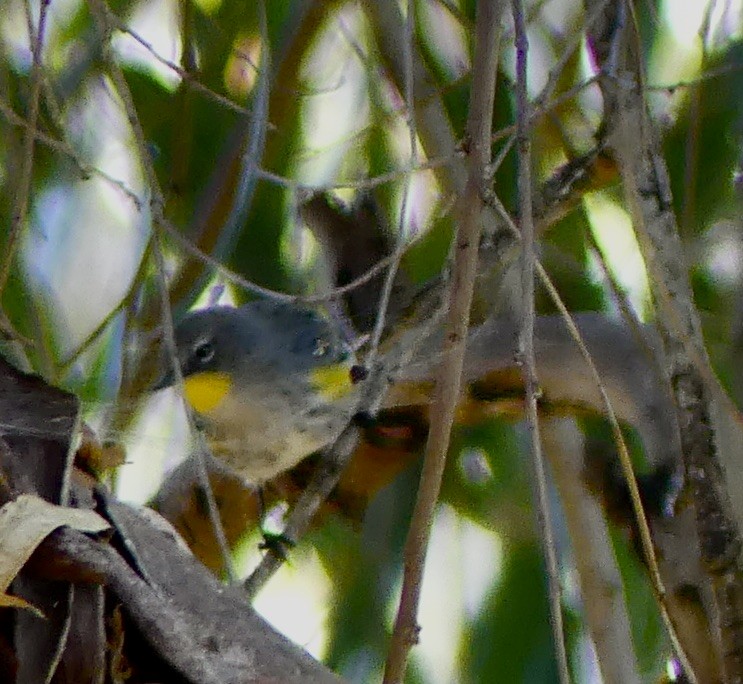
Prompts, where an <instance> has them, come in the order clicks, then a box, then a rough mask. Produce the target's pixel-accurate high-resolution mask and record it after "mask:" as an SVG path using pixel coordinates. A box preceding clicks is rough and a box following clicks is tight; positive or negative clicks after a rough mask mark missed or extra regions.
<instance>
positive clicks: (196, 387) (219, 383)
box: [183, 371, 232, 414]
mask: <svg viewBox="0 0 743 684" xmlns="http://www.w3.org/2000/svg"><path fill="white" fill-rule="evenodd" d="M231 387H232V378H231V377H230V375H229V373H219V372H217V371H206V372H203V373H195V374H194V375H189V376H187V377H185V378H184V379H183V388H184V392H185V395H186V399H187V400H188V403H189V404H191V407H192V408H193V409H194V411H196V412H197V413H202V414H209V413H211V412H212V411H213V410H214V409H216V408H217V407H218V406H219V405H220V404H221V403H222V401H223V400H224V398H225V397H226V396H227V393H228V392H229V391H230V388H231Z"/></svg>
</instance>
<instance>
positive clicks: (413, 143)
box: [366, 0, 418, 366]
mask: <svg viewBox="0 0 743 684" xmlns="http://www.w3.org/2000/svg"><path fill="white" fill-rule="evenodd" d="M414 22H415V2H414V0H408V8H407V15H406V17H405V47H404V50H403V59H404V62H405V64H404V67H405V68H404V72H405V103H406V108H407V112H406V117H405V118H406V123H407V126H408V134H409V136H410V168H411V170H412V169H415V168H417V166H418V134H417V132H416V131H417V129H416V125H415V83H414V78H415V76H414V73H415V72H414V69H413V49H414V45H413V40H414V38H413V28H414ZM412 173H413V172H412V171H411V173H410V175H408V176H406V177H405V184H404V187H403V191H402V202H401V206H400V218H399V222H398V227H397V244H396V246H395V251H394V252H393V254H392V261H391V262H390V266H389V268H388V269H387V274H386V275H385V279H384V284H383V285H382V292H381V294H380V297H379V303H378V305H377V317H376V320H375V322H374V329H373V330H372V334H371V338H370V341H369V354H368V357H367V359H366V363H367V365H369V366H373V365H374V363H375V361H376V356H377V352H378V350H379V343H380V342H381V340H382V334H383V333H384V329H385V325H386V321H387V310H388V308H389V305H390V298H391V296H392V289H393V287H394V285H395V278H396V277H397V272H398V270H399V268H400V262H401V261H402V257H403V255H404V254H405V247H406V244H405V243H406V239H405V237H406V236H405V232H406V231H405V221H406V218H407V213H408V200H409V196H410V191H411V186H412V177H413V176H412Z"/></svg>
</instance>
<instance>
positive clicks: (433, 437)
mask: <svg viewBox="0 0 743 684" xmlns="http://www.w3.org/2000/svg"><path fill="white" fill-rule="evenodd" d="M503 5H504V3H501V2H491V1H490V0H480V2H478V5H477V25H476V44H475V57H474V68H473V76H472V91H471V99H470V113H469V119H468V122H467V132H468V137H469V155H468V158H467V181H466V185H465V188H464V192H463V194H462V196H461V198H460V203H459V212H458V213H459V217H458V218H459V221H458V230H457V233H456V235H455V237H454V245H453V247H454V264H453V267H452V281H451V286H450V291H449V309H448V311H447V316H446V323H445V336H444V340H445V341H444V350H443V357H442V359H443V360H442V363H441V366H440V367H439V370H438V373H437V382H436V389H435V391H434V397H433V404H432V406H431V429H430V432H429V436H428V442H427V444H426V451H425V455H424V461H423V471H422V473H421V481H420V485H419V488H418V496H417V499H416V503H415V509H414V511H413V518H412V520H411V523H410V529H409V531H408V538H407V542H406V544H405V552H404V558H405V560H404V576H403V586H402V595H401V597H400V605H399V609H398V613H397V620H396V622H395V629H394V632H393V635H392V642H391V644H390V651H389V654H388V658H387V663H386V666H385V674H384V682H385V684H391V683H393V682H401V681H402V679H403V677H404V674H405V666H406V663H407V659H408V655H409V654H410V650H411V649H412V647H413V645H414V644H415V643H416V641H417V635H418V626H417V622H416V621H417V612H418V602H419V599H420V590H421V584H422V578H423V570H424V566H425V559H426V548H427V546H428V540H429V537H430V533H431V524H432V521H433V515H434V512H435V509H436V502H437V500H438V495H439V490H440V488H441V478H442V475H443V472H444V466H445V464H446V452H447V449H448V446H449V437H450V434H451V428H452V425H453V423H454V414H455V410H456V404H457V397H458V396H459V389H460V385H461V381H462V366H463V362H464V352H465V340H466V338H467V327H468V324H469V310H470V306H471V303H472V294H473V290H474V281H475V275H476V271H477V256H478V246H479V242H480V232H481V215H482V212H483V208H484V206H485V203H484V200H483V195H484V193H483V181H484V178H485V174H486V168H487V165H488V163H489V162H490V154H491V149H490V138H491V134H492V120H493V103H494V100H495V83H496V74H497V69H498V47H499V42H500V33H501V25H500V17H501V14H502V9H503Z"/></svg>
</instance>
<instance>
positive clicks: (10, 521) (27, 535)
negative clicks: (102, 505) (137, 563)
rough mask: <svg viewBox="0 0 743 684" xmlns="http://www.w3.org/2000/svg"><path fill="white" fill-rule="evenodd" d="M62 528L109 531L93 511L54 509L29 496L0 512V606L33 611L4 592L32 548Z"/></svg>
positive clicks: (4, 507)
mask: <svg viewBox="0 0 743 684" xmlns="http://www.w3.org/2000/svg"><path fill="white" fill-rule="evenodd" d="M65 525H66V526H68V527H73V528H75V529H76V530H80V531H82V532H103V530H106V529H108V528H109V524H108V523H107V522H106V521H105V520H104V519H103V518H102V517H101V516H100V515H98V514H97V513H95V512H93V511H89V510H83V509H78V508H67V507H65V506H56V505H55V504H51V503H49V502H48V501H45V500H44V499H41V498H39V497H38V496H33V495H31V494H22V495H21V496H19V497H18V498H17V499H14V500H13V501H10V502H8V503H7V504H5V505H4V506H3V507H2V508H0V549H2V550H3V553H2V554H1V555H0V606H6V607H13V608H28V609H31V610H36V609H35V608H33V606H31V604H29V603H27V602H25V601H23V600H22V599H19V598H17V597H15V596H9V595H8V594H7V593H6V592H7V589H8V587H9V586H10V583H11V582H12V581H13V580H14V579H15V577H16V575H17V574H18V573H19V572H20V570H21V568H22V567H23V566H24V564H25V563H26V561H27V560H28V559H29V557H30V556H31V554H32V553H33V552H34V550H35V549H36V547H37V546H38V545H39V544H41V542H42V541H44V539H45V538H46V537H47V535H49V534H50V533H52V532H53V531H54V530H56V529H57V528H58V527H62V526H65Z"/></svg>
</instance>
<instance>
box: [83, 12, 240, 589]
mask: <svg viewBox="0 0 743 684" xmlns="http://www.w3.org/2000/svg"><path fill="white" fill-rule="evenodd" d="M89 4H90V7H91V12H92V14H93V16H94V17H95V20H96V22H97V24H98V27H99V30H100V32H101V34H102V35H101V40H102V41H103V43H104V45H105V49H104V53H105V52H108V53H109V54H108V72H109V75H110V77H111V81H112V83H113V84H114V87H115V88H116V91H117V93H118V95H119V97H120V98H121V103H122V106H123V108H124V113H125V114H126V118H127V121H128V122H129V126H130V128H131V132H132V135H133V136H134V142H135V144H136V147H137V151H138V156H139V162H140V164H141V165H142V168H143V170H144V174H145V178H146V180H147V185H148V188H149V190H150V195H151V200H150V211H151V213H152V220H153V223H154V226H155V230H154V231H153V234H152V256H153V259H154V261H155V267H156V268H155V271H156V274H157V278H156V280H157V284H158V290H159V294H160V306H161V321H162V325H163V331H164V335H163V339H164V344H165V348H166V350H167V351H168V355H169V358H170V362H171V365H172V370H173V376H174V378H175V386H176V388H177V389H178V394H179V396H180V397H181V401H182V403H183V406H184V408H185V414H186V418H187V420H188V426H189V432H190V434H192V435H199V434H200V433H199V432H198V431H197V430H196V426H195V424H194V419H193V414H192V412H191V410H190V408H189V407H188V403H187V402H186V401H185V399H184V398H183V397H184V391H183V374H182V372H181V367H180V363H179V361H178V350H177V347H176V343H175V332H174V327H173V317H172V314H171V311H170V295H169V293H168V284H167V278H166V275H165V273H166V269H165V259H164V257H163V251H162V245H161V236H160V234H159V230H158V228H159V227H160V226H161V225H162V224H163V223H164V219H165V217H164V206H165V201H164V199H163V194H162V190H161V189H160V184H159V182H158V180H157V174H156V173H155V169H154V167H153V165H152V161H151V159H150V155H149V154H148V151H147V143H146V139H145V134H144V131H143V130H142V126H141V123H140V121H139V118H138V117H137V111H136V108H135V106H134V100H133V98H132V94H131V91H130V90H129V86H128V84H127V82H126V78H125V77H124V74H123V72H122V71H121V67H119V65H118V64H117V63H116V61H115V60H113V59H112V58H111V56H110V39H111V31H112V27H111V25H110V24H109V23H108V15H109V12H108V11H107V10H108V7H107V5H106V4H105V0H89ZM206 453H207V450H206V445H204V444H203V443H201V442H200V444H199V448H198V449H197V450H196V462H197V465H198V471H199V473H198V474H199V481H200V484H201V485H202V487H203V489H204V493H205V497H206V502H207V510H208V513H209V519H210V521H211V523H212V526H213V528H214V532H215V536H216V538H217V542H218V544H219V548H220V551H221V553H222V557H223V562H224V569H225V573H226V574H227V576H228V579H229V580H230V582H232V583H234V582H235V581H236V574H235V571H234V568H233V564H232V557H231V556H230V551H229V544H228V543H227V537H226V535H225V533H224V528H223V527H222V520H221V518H220V515H219V508H218V507H217V503H216V501H215V499H214V492H213V491H212V488H211V483H210V482H209V475H208V472H207V468H206Z"/></svg>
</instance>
